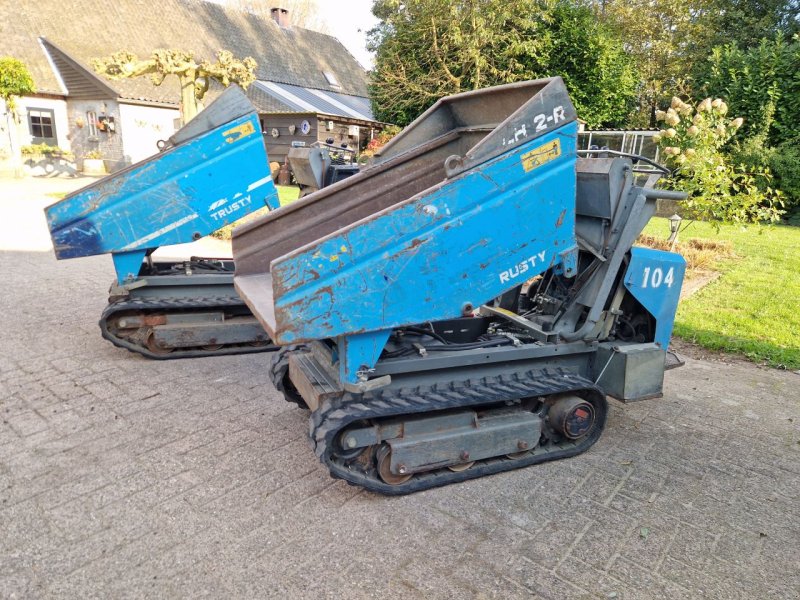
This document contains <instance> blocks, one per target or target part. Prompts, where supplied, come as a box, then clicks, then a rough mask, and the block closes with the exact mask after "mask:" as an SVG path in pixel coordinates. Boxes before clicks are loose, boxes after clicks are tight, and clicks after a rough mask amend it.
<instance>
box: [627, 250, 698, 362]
mask: <svg viewBox="0 0 800 600" xmlns="http://www.w3.org/2000/svg"><path fill="white" fill-rule="evenodd" d="M685 272H686V260H684V258H683V257H682V256H681V255H680V254H675V253H674V252H665V251H663V250H653V249H652V248H641V247H637V246H634V247H633V248H631V262H630V264H629V265H628V270H627V271H626V272H625V279H624V281H625V287H626V288H627V289H628V291H630V293H631V294H633V297H634V298H636V299H637V300H638V301H639V302H640V303H641V305H642V306H644V307H645V309H647V312H649V313H650V314H651V315H653V317H654V318H655V320H656V334H655V341H656V342H658V343H659V344H661V347H662V348H664V349H665V350H666V349H667V347H668V346H669V338H670V336H671V335H672V327H673V325H674V324H675V312H676V311H677V310H678V300H679V299H680V296H681V285H682V284H683V276H684V273H685Z"/></svg>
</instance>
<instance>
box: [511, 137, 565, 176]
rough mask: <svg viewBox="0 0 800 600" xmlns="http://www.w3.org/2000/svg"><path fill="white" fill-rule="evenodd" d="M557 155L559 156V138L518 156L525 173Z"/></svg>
mask: <svg viewBox="0 0 800 600" xmlns="http://www.w3.org/2000/svg"><path fill="white" fill-rule="evenodd" d="M559 156H561V140H559V139H558V138H556V139H555V140H553V141H552V142H547V143H546V144H542V145H541V146H539V147H538V148H534V149H533V150H531V151H530V152H526V153H525V154H523V155H522V156H521V157H520V160H521V161H522V168H523V169H525V172H526V173H529V172H530V171H533V170H534V169H536V168H538V167H541V166H542V165H543V164H545V163H549V162H550V161H551V160H555V159H556V158H558V157H559Z"/></svg>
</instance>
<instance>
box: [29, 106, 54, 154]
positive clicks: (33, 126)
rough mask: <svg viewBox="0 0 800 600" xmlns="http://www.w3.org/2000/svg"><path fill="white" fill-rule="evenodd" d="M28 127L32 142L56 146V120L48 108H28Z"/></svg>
mask: <svg viewBox="0 0 800 600" xmlns="http://www.w3.org/2000/svg"><path fill="white" fill-rule="evenodd" d="M28 127H29V128H30V131H31V137H32V138H33V139H32V140H31V143H32V144H48V145H50V146H57V145H58V141H57V140H56V120H55V116H54V114H53V111H52V110H50V109H49V108H29V109H28Z"/></svg>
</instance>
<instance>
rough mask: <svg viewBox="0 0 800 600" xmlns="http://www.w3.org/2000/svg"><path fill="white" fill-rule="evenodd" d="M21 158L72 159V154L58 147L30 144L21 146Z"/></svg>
mask: <svg viewBox="0 0 800 600" xmlns="http://www.w3.org/2000/svg"><path fill="white" fill-rule="evenodd" d="M20 152H22V155H23V156H48V157H53V158H67V159H70V158H72V156H73V155H72V152H70V151H69V150H64V149H63V148H59V147H58V146H50V145H49V144H30V145H28V146H23V147H22V148H21V149H20Z"/></svg>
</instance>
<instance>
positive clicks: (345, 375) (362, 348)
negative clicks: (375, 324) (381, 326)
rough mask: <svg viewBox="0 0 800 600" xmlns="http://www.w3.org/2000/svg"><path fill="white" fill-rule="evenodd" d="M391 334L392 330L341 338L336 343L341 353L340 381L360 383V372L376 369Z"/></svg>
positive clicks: (339, 353) (339, 354)
mask: <svg viewBox="0 0 800 600" xmlns="http://www.w3.org/2000/svg"><path fill="white" fill-rule="evenodd" d="M391 333H392V331H391V329H385V330H383V331H371V332H369V333H359V334H356V335H343V336H341V337H340V338H339V339H338V340H337V341H336V346H337V349H338V351H339V352H338V356H339V379H340V380H341V381H344V382H347V383H355V382H357V381H358V372H359V370H361V369H367V370H369V369H371V368H372V367H374V366H375V363H377V362H378V358H380V356H381V352H383V347H384V346H385V345H386V342H387V341H388V340H389V335H391Z"/></svg>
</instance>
